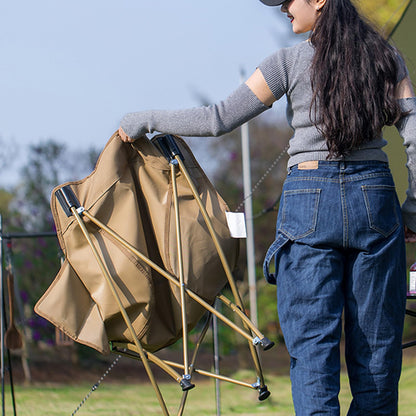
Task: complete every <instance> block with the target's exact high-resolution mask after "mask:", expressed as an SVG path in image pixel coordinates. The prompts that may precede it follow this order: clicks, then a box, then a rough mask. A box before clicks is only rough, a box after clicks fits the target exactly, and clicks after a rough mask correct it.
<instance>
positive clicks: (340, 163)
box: [339, 160, 346, 170]
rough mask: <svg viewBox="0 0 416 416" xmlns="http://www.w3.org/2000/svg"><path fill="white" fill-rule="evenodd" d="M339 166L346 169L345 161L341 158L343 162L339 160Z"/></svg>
mask: <svg viewBox="0 0 416 416" xmlns="http://www.w3.org/2000/svg"><path fill="white" fill-rule="evenodd" d="M339 167H340V169H341V170H345V168H346V166H345V161H344V160H341V162H339Z"/></svg>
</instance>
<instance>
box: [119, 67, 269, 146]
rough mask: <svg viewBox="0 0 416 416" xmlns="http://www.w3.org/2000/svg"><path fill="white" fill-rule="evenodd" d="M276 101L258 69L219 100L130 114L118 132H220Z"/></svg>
mask: <svg viewBox="0 0 416 416" xmlns="http://www.w3.org/2000/svg"><path fill="white" fill-rule="evenodd" d="M274 101H275V98H274V97H273V94H272V93H271V91H270V89H269V87H268V86H267V84H266V81H265V80H264V78H263V75H261V72H260V71H259V70H257V71H256V72H255V73H254V74H253V75H252V76H251V77H250V78H249V79H248V80H247V82H246V83H244V84H241V85H240V86H239V87H238V88H237V89H236V90H235V91H234V92H233V93H232V94H230V95H229V97H228V98H226V99H225V100H223V101H221V102H219V103H218V104H214V105H210V106H201V107H195V108H189V109H185V110H151V111H141V112H138V113H130V114H127V115H126V116H125V117H124V118H123V119H122V120H121V123H120V129H119V135H120V137H121V139H122V140H123V141H125V142H131V141H134V140H135V139H138V138H139V137H141V136H143V135H144V134H146V133H153V132H154V131H158V132H163V133H169V134H177V135H179V136H195V137H203V136H220V135H222V134H225V133H229V132H230V131H232V130H233V129H235V128H236V127H239V126H241V125H242V124H243V123H245V122H247V121H248V120H251V119H252V118H254V117H256V116H257V115H259V114H260V113H262V112H263V111H265V110H267V109H268V108H270V106H271V104H272V103H273V102H274Z"/></svg>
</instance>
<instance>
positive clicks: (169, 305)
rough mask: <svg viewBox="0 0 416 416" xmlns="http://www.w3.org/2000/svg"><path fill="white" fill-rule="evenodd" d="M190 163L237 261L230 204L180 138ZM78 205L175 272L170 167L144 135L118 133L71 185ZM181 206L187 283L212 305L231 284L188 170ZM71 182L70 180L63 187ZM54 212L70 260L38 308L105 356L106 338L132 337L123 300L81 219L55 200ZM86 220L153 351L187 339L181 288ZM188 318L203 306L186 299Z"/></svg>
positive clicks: (139, 331) (223, 240)
mask: <svg viewBox="0 0 416 416" xmlns="http://www.w3.org/2000/svg"><path fill="white" fill-rule="evenodd" d="M176 139H177V144H178V146H179V148H180V149H181V151H182V153H183V155H184V164H185V166H186V167H187V169H188V172H189V174H190V175H191V176H192V178H193V181H194V184H195V186H196V187H197V189H198V192H199V194H200V197H201V198H202V200H203V202H204V205H205V207H206V209H207V211H208V213H209V215H210V217H211V219H212V221H213V226H214V228H215V230H216V233H217V234H218V237H219V239H220V242H221V245H222V248H223V250H224V252H225V254H226V257H227V258H228V261H229V264H230V266H231V267H233V266H234V265H235V262H236V260H237V255H238V240H236V239H232V238H230V233H229V230H228V227H227V225H226V219H225V211H226V210H227V206H226V204H225V202H224V201H223V200H222V198H221V197H220V196H219V195H218V193H217V192H216V190H215V189H214V187H213V186H212V184H211V183H210V182H209V180H208V178H207V177H206V175H205V174H204V172H203V171H202V169H201V167H200V166H199V165H198V163H197V161H196V160H195V158H194V157H193V155H192V153H191V151H190V149H189V148H188V146H187V145H186V144H185V143H184V141H183V140H182V139H180V138H179V137H178V138H176ZM69 184H70V185H71V188H72V190H73V191H74V193H75V194H76V195H77V197H78V199H79V201H80V203H81V205H82V206H83V207H84V208H85V209H87V210H88V211H89V213H90V214H91V215H93V216H94V217H96V218H97V219H99V220H100V221H101V222H103V223H104V224H106V225H107V226H108V227H109V228H111V229H112V230H114V231H115V232H116V233H118V234H119V235H120V236H121V237H122V238H124V239H125V240H127V241H128V242H129V243H130V244H132V245H133V246H134V247H135V248H136V249H137V250H139V251H140V252H141V253H143V254H144V255H146V256H147V257H149V258H150V259H151V260H152V261H154V262H155V263H157V264H158V265H159V266H161V267H162V268H164V269H165V270H166V271H168V272H170V273H171V274H173V275H175V276H177V271H178V258H177V257H178V250H177V247H176V228H175V213H174V207H173V199H172V198H173V196H172V184H171V174H170V165H169V163H168V161H167V160H166V159H165V157H163V156H162V155H161V154H160V153H159V151H158V150H157V149H156V147H155V146H154V145H153V144H152V143H151V142H150V141H149V140H148V139H147V138H141V139H139V140H137V141H136V142H135V143H134V144H133V145H129V144H125V143H123V142H122V141H121V140H120V138H119V137H118V134H114V135H113V136H112V137H111V139H110V140H109V142H108V143H107V145H106V147H105V149H104V150H103V152H102V154H101V155H100V158H99V160H98V162H97V166H96V168H95V170H94V171H93V172H92V174H91V175H89V176H88V177H87V178H85V179H83V180H80V181H77V182H70V183H69ZM177 184H178V194H179V210H180V217H181V219H180V221H181V232H182V245H183V253H184V274H185V281H186V285H187V287H188V288H190V289H192V290H193V291H195V292H196V293H197V294H198V295H199V296H201V297H202V298H203V299H204V300H206V301H207V302H209V303H210V304H212V303H213V301H214V299H215V296H216V295H217V294H218V293H219V291H220V290H221V289H222V288H223V286H224V285H225V283H226V276H225V273H224V271H223V268H222V265H221V263H220V259H219V257H218V255H217V252H216V249H215V246H214V244H213V242H212V239H211V237H210V235H209V232H208V230H207V227H206V225H205V222H204V220H203V218H202V215H201V214H200V212H199V209H198V206H197V203H196V201H195V200H194V198H193V196H192V194H191V190H190V188H189V187H188V185H187V183H186V180H185V178H184V176H183V175H182V174H181V173H178V174H177ZM64 185H68V184H64ZM64 185H61V186H58V187H57V188H55V190H54V192H53V194H52V199H51V209H52V213H53V216H54V219H55V223H56V228H57V234H58V238H59V242H60V245H61V247H62V249H63V251H64V254H65V257H66V260H65V262H64V264H63V265H62V267H61V269H60V271H59V274H58V275H57V276H56V278H55V280H54V281H53V283H52V284H51V286H50V287H49V288H48V290H47V291H46V293H45V294H44V295H43V296H42V298H41V299H40V300H39V301H38V303H37V304H36V306H35V311H36V312H37V313H38V314H39V315H41V316H43V317H44V318H46V319H48V320H49V321H51V322H52V323H53V324H54V325H56V326H57V327H58V328H59V329H61V330H62V331H63V332H65V333H66V334H67V335H69V336H70V337H71V338H73V339H74V340H76V341H78V342H80V343H83V344H86V345H88V346H90V347H93V348H95V349H97V350H98V351H100V352H102V353H108V352H109V341H120V342H124V341H130V342H131V341H132V340H131V339H130V338H131V336H130V335H129V332H128V330H127V327H126V325H125V323H124V321H123V318H122V316H121V313H120V311H119V310H118V306H117V303H116V302H115V300H114V297H113V295H112V294H111V291H110V289H109V287H108V284H107V282H106V281H105V279H104V277H103V275H102V273H101V271H100V269H99V267H98V264H97V262H96V260H95V258H94V257H93V255H92V251H91V249H90V247H89V246H88V243H87V241H86V239H85V238H84V236H83V235H82V232H81V230H80V227H79V225H78V224H77V222H76V219H75V218H74V217H73V216H71V217H67V216H66V215H65V213H64V211H63V210H62V208H61V206H60V204H59V202H58V201H57V199H56V198H55V191H56V190H57V189H59V188H60V187H62V186H64ZM85 223H86V226H87V228H88V230H89V232H90V234H91V236H92V239H93V241H94V243H95V244H96V246H97V247H98V248H99V251H100V254H101V256H102V258H103V259H104V260H105V263H106V265H107V268H108V271H109V272H110V274H111V276H112V277H113V279H114V280H115V283H116V285H117V287H118V293H119V296H120V297H121V300H122V302H123V306H124V307H125V309H126V311H127V313H128V314H129V317H130V319H131V321H132V325H133V328H134V330H135V332H136V334H137V336H138V338H139V340H140V341H141V342H142V344H143V347H144V348H145V349H147V350H148V351H156V350H158V349H160V348H163V347H165V346H167V345H169V344H171V343H173V342H175V341H176V340H177V339H179V338H180V337H181V331H182V323H181V309H180V294H179V289H178V288H176V287H175V286H174V285H172V284H170V283H169V282H168V281H167V279H166V278H164V277H162V276H160V275H159V274H158V273H157V272H155V271H154V270H152V269H151V268H150V267H149V266H147V265H146V264H145V263H144V262H142V261H141V260H139V259H138V258H137V257H136V256H135V255H133V254H132V253H131V252H130V251H128V250H127V249H125V248H123V247H121V245H120V244H119V243H118V242H117V241H114V239H113V238H111V237H109V236H108V234H106V233H105V232H103V231H102V230H99V229H98V228H97V227H96V226H95V225H94V224H92V223H91V222H90V221H89V220H87V219H86V220H85ZM186 307H187V319H188V327H189V329H191V328H193V327H194V326H195V325H196V323H197V322H198V321H199V319H200V318H201V317H202V316H203V314H204V312H205V310H204V309H203V308H202V307H201V306H200V305H198V304H197V303H196V302H195V301H193V300H191V299H189V298H188V297H187V304H186Z"/></svg>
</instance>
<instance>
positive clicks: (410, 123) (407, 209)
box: [396, 76, 416, 243]
mask: <svg viewBox="0 0 416 416" xmlns="http://www.w3.org/2000/svg"><path fill="white" fill-rule="evenodd" d="M396 98H397V99H398V100H399V103H400V106H401V108H402V110H404V111H408V112H409V113H408V114H407V115H405V116H404V117H403V120H400V122H399V123H398V124H397V129H398V131H399V133H400V135H401V136H402V138H403V140H404V145H405V146H406V153H407V168H408V170H409V188H408V191H407V198H406V201H405V202H404V204H403V208H402V210H403V217H404V221H405V240H406V242H407V243H415V242H416V232H414V231H416V228H415V225H416V218H415V217H416V200H415V198H416V189H415V187H416V183H415V179H416V178H415V173H414V172H415V171H416V160H415V159H416V155H415V152H416V99H415V93H414V90H413V85H412V81H411V80H410V78H409V76H407V77H405V78H404V79H403V80H402V81H400V82H399V84H398V85H397V87H396ZM409 227H412V229H410V228H409ZM413 230H414V231H413Z"/></svg>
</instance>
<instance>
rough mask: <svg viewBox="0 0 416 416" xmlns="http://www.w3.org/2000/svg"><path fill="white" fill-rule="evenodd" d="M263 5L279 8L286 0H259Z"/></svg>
mask: <svg viewBox="0 0 416 416" xmlns="http://www.w3.org/2000/svg"><path fill="white" fill-rule="evenodd" d="M260 1H261V2H262V3H263V4H265V5H266V6H280V5H282V4H283V3H284V2H285V1H286V0H260Z"/></svg>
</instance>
